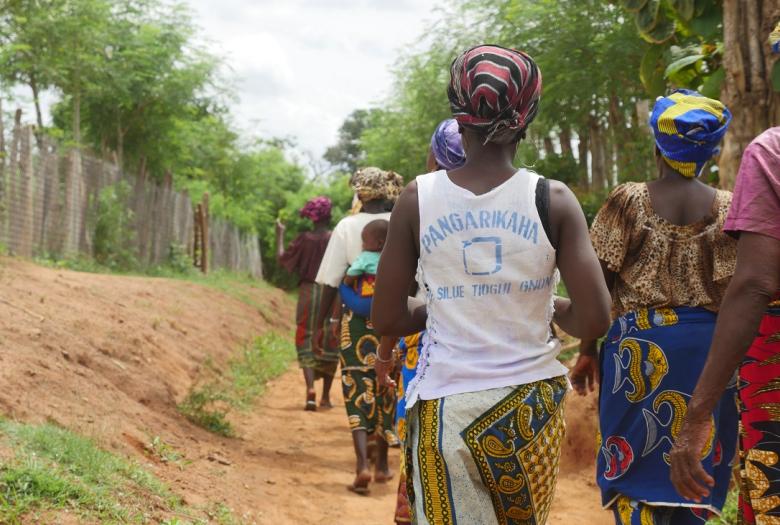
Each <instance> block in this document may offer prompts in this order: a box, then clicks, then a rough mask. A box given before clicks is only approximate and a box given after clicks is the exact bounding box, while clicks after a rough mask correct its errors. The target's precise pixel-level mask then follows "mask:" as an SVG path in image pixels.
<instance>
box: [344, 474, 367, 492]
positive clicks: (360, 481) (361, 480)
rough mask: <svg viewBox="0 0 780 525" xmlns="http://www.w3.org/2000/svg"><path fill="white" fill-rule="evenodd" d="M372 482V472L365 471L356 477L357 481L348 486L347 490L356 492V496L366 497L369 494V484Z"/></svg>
mask: <svg viewBox="0 0 780 525" xmlns="http://www.w3.org/2000/svg"><path fill="white" fill-rule="evenodd" d="M370 482H371V472H369V471H368V470H364V471H362V472H359V473H358V475H357V476H355V481H353V482H352V485H348V486H347V490H350V491H352V492H354V493H355V494H360V495H361V496H365V495H366V494H368V484H369V483H370Z"/></svg>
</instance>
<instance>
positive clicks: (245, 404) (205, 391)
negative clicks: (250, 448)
mask: <svg viewBox="0 0 780 525" xmlns="http://www.w3.org/2000/svg"><path fill="white" fill-rule="evenodd" d="M293 359H295V349H294V347H293V345H292V338H290V337H285V336H282V335H279V334H276V333H273V332H269V333H267V334H265V335H264V336H262V337H258V338H257V339H255V341H254V342H253V343H252V344H249V345H247V346H246V347H244V348H243V349H242V350H241V351H240V352H239V353H238V354H237V355H236V356H235V357H234V358H233V359H232V360H231V361H230V362H229V363H228V368H227V371H226V372H225V373H220V372H219V371H218V370H215V369H214V367H213V366H212V365H210V364H209V363H206V365H207V366H204V369H205V371H206V374H207V375H208V377H206V378H203V379H202V380H201V382H200V384H199V386H197V387H195V388H194V389H193V390H192V391H191V392H190V393H189V394H188V395H187V397H186V398H185V399H184V401H183V402H182V403H181V404H180V405H179V411H180V412H181V413H182V414H183V415H184V416H185V417H186V418H187V419H189V420H190V421H192V422H193V423H195V424H196V425H198V426H201V427H203V428H205V429H206V430H209V431H211V432H214V433H215V434H219V435H222V436H235V430H234V428H233V426H232V425H231V423H230V421H229V420H228V414H229V413H230V412H231V411H232V410H234V409H238V410H246V409H248V408H249V407H250V406H251V405H252V403H253V402H254V400H255V399H257V397H258V396H260V395H261V394H262V393H263V391H264V390H265V385H266V383H267V382H268V380H270V379H273V378H274V377H276V376H278V375H279V374H281V373H282V372H284V371H285V370H286V369H287V367H288V366H289V364H290V362H291V361H292V360H293Z"/></svg>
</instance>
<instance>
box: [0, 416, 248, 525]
mask: <svg viewBox="0 0 780 525" xmlns="http://www.w3.org/2000/svg"><path fill="white" fill-rule="evenodd" d="M0 442H1V443H2V446H3V447H4V448H8V449H10V450H11V451H13V454H14V455H13V458H12V459H11V460H9V461H5V462H3V463H0V523H3V524H6V523H7V524H9V525H16V524H20V523H26V522H29V521H30V518H31V517H32V518H35V517H36V516H38V515H39V514H41V513H44V514H48V513H55V515H56V513H57V512H60V511H62V512H65V511H67V512H69V513H71V514H73V515H74V516H77V517H79V518H82V519H84V520H89V521H99V522H100V523H165V524H169V525H174V524H176V525H205V524H209V523H217V524H221V525H237V524H239V523H241V522H240V521H239V520H237V519H236V518H234V517H233V514H232V512H231V510H230V509H229V508H228V507H227V506H225V505H224V504H222V503H213V504H209V505H208V506H206V507H205V508H201V509H196V508H192V507H186V506H184V505H183V504H182V502H181V499H180V498H179V497H178V496H177V495H175V494H174V493H172V492H171V491H170V490H169V489H168V487H166V485H165V484H164V483H162V482H161V481H160V480H159V479H157V478H156V477H155V476H154V475H152V474H151V473H149V472H148V471H146V470H144V469H143V468H142V467H141V466H139V465H138V464H136V463H135V462H133V461H130V460H126V459H123V458H121V457H119V456H117V455H115V454H112V453H110V452H107V451H105V450H103V449H101V448H100V447H98V446H97V445H96V444H95V442H94V441H92V440H91V439H88V438H85V437H83V436H79V435H77V434H75V433H73V432H71V431H69V430H66V429H63V428H60V427H58V426H55V425H51V424H43V425H30V424H24V423H18V422H12V421H8V420H4V419H0ZM150 447H152V449H153V450H154V451H155V454H159V455H160V456H161V457H164V458H167V461H170V462H171V463H174V464H177V463H180V462H181V461H183V460H184V457H183V456H182V455H181V454H179V453H178V452H176V451H175V450H173V449H172V448H171V447H170V446H169V445H166V444H165V443H163V442H162V441H161V440H160V439H159V438H154V439H153V440H152V443H151V444H150ZM171 515H174V516H178V517H175V518H168V517H167V516H171ZM49 517H51V516H49ZM79 521H80V520H79Z"/></svg>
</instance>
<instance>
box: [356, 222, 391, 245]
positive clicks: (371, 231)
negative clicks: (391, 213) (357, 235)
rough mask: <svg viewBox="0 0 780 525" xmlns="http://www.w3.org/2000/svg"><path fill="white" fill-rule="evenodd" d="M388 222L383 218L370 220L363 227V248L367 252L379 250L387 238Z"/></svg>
mask: <svg viewBox="0 0 780 525" xmlns="http://www.w3.org/2000/svg"><path fill="white" fill-rule="evenodd" d="M388 226H390V223H389V222H387V221H386V220H384V219H377V220H375V221H371V222H369V223H368V224H366V226H365V227H364V228H363V233H362V234H361V238H362V239H363V250H364V251H367V252H381V251H382V248H384V246H385V239H387V228H388Z"/></svg>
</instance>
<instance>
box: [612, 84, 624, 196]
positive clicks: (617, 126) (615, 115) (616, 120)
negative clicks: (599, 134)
mask: <svg viewBox="0 0 780 525" xmlns="http://www.w3.org/2000/svg"><path fill="white" fill-rule="evenodd" d="M609 128H610V131H611V135H612V144H611V145H610V148H609V152H610V159H612V158H613V157H614V159H615V161H616V162H617V176H616V177H610V179H609V185H610V187H612V185H613V184H619V183H620V179H621V175H622V176H623V177H625V176H626V175H627V173H626V172H627V171H628V159H627V158H626V152H625V150H624V149H623V148H621V147H620V144H621V143H622V142H623V140H625V138H626V136H627V135H628V129H627V128H626V116H625V113H624V112H623V109H622V108H621V107H620V100H618V97H617V95H616V94H614V93H613V94H612V96H611V97H610V98H609ZM610 164H612V162H610Z"/></svg>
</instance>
